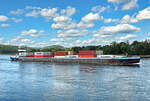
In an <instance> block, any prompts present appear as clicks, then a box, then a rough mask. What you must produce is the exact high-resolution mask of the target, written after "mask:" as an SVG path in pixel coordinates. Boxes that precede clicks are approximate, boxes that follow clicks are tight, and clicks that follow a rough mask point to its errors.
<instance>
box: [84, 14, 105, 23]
mask: <svg viewBox="0 0 150 101" xmlns="http://www.w3.org/2000/svg"><path fill="white" fill-rule="evenodd" d="M100 19H103V18H102V17H100V16H99V14H98V13H95V14H93V13H89V14H87V15H86V16H84V17H83V18H82V21H83V22H87V23H92V22H95V21H98V20H100Z"/></svg>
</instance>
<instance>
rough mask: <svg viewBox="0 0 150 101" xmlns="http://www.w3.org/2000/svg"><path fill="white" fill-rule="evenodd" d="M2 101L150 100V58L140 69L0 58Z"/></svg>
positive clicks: (144, 61) (143, 62)
mask: <svg viewBox="0 0 150 101" xmlns="http://www.w3.org/2000/svg"><path fill="white" fill-rule="evenodd" d="M0 101H150V59H142V60H141V62H140V65H137V66H98V65H97V66H94V65H79V64H54V63H37V62H11V61H10V60H9V56H0Z"/></svg>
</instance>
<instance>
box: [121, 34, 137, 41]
mask: <svg viewBox="0 0 150 101" xmlns="http://www.w3.org/2000/svg"><path fill="white" fill-rule="evenodd" d="M135 37H137V36H136V35H132V34H128V35H126V36H122V37H120V40H129V39H132V38H135Z"/></svg>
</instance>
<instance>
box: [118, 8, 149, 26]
mask: <svg viewBox="0 0 150 101" xmlns="http://www.w3.org/2000/svg"><path fill="white" fill-rule="evenodd" d="M144 20H150V7H147V8H145V9H144V10H141V11H139V12H138V14H137V15H134V16H129V15H128V14H127V15H125V16H124V17H123V18H122V19H121V21H120V22H121V23H137V22H140V21H144Z"/></svg>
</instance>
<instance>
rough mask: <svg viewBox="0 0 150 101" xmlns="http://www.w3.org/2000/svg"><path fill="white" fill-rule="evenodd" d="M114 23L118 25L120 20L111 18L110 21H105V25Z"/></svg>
mask: <svg viewBox="0 0 150 101" xmlns="http://www.w3.org/2000/svg"><path fill="white" fill-rule="evenodd" d="M112 22H114V23H118V22H119V19H111V18H109V19H104V23H112Z"/></svg>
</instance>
